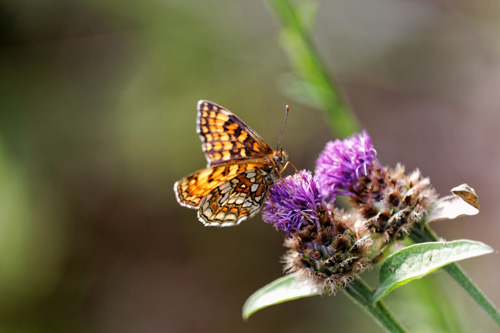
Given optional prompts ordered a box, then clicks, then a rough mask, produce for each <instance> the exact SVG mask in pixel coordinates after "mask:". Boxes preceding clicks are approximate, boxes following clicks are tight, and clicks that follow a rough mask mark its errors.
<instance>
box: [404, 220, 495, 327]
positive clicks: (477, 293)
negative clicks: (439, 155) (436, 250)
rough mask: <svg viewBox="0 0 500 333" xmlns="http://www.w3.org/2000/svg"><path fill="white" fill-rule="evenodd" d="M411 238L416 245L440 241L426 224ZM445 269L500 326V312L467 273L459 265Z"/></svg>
mask: <svg viewBox="0 0 500 333" xmlns="http://www.w3.org/2000/svg"><path fill="white" fill-rule="evenodd" d="M410 238H411V239H412V240H413V241H414V242H415V243H425V242H435V241H438V240H439V238H438V236H437V235H436V234H435V233H434V231H433V230H432V229H431V228H430V227H429V225H428V224H425V225H424V227H423V228H422V229H420V228H413V229H412V232H411V233H410ZM443 269H444V270H445V271H446V272H447V273H448V274H449V275H450V276H451V277H452V278H453V279H455V281H457V282H458V284H459V285H460V286H461V287H462V288H464V289H465V291H466V292H467V293H468V294H469V295H470V296H471V297H472V298H473V299H474V300H475V301H476V303H477V304H479V305H480V306H481V307H482V308H483V310H484V311H486V313H488V314H489V315H490V317H491V318H492V319H493V320H494V321H495V322H496V323H497V325H499V326H500V311H499V310H498V309H497V308H496V307H495V305H494V304H493V302H491V301H490V300H489V299H488V297H486V295H485V294H484V293H483V292H482V291H481V289H479V287H478V286H477V285H476V284H475V283H474V282H472V280H471V279H470V277H468V276H467V274H466V273H465V271H464V270H463V269H462V268H461V267H460V265H458V264H457V263H451V264H448V265H446V266H444V267H443Z"/></svg>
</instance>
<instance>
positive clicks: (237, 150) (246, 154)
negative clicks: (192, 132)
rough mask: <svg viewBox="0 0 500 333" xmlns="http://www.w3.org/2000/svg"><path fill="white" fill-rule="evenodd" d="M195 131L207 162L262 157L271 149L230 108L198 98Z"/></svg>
mask: <svg viewBox="0 0 500 333" xmlns="http://www.w3.org/2000/svg"><path fill="white" fill-rule="evenodd" d="M197 132H198V134H199V135H200V138H201V141H202V145H201V146H202V148H203V151H204V152H205V157H206V158H207V161H208V166H207V167H210V166H212V165H218V164H223V163H226V162H228V161H232V162H234V161H238V160H246V159H254V158H262V157H264V156H267V155H269V154H272V153H273V150H272V148H271V147H269V145H268V144H267V143H266V142H265V141H264V140H263V139H262V138H261V137H260V136H259V135H258V134H257V133H256V132H255V131H254V130H253V129H252V128H250V126H248V125H247V124H245V123H244V122H243V121H242V120H241V119H240V118H238V117H237V116H236V115H235V114H233V113H232V112H231V111H229V110H227V109H225V108H223V107H222V106H220V105H217V104H215V103H213V102H210V101H205V100H201V101H199V102H198V121H197Z"/></svg>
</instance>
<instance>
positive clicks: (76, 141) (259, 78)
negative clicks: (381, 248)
mask: <svg viewBox="0 0 500 333" xmlns="http://www.w3.org/2000/svg"><path fill="white" fill-rule="evenodd" d="M498 22H500V5H499V4H498V3H497V2H494V1H481V2H475V3H471V2H470V1H466V0H460V1H451V0H448V1H447V0H444V1H410V0H381V1H371V2H368V1H366V2H363V1H340V0H337V1H323V2H320V3H319V11H318V15H317V21H316V25H315V36H314V38H315V42H316V44H317V45H318V47H319V49H320V52H321V55H322V57H323V59H324V60H325V62H326V63H327V64H328V66H329V69H330V71H331V73H332V75H334V77H335V79H336V80H337V81H338V83H339V85H340V86H341V87H342V89H343V91H344V94H345V96H347V97H348V99H349V101H350V103H351V104H352V106H353V108H354V110H355V112H356V114H357V115H358V117H359V119H360V120H361V122H362V124H363V127H365V128H366V129H367V130H368V131H369V133H370V134H371V136H372V139H373V141H374V144H375V147H376V149H377V150H378V153H379V158H380V160H381V161H382V163H384V164H389V165H394V164H395V163H397V162H398V161H400V162H402V163H404V164H405V165H406V166H407V169H408V170H413V169H414V168H417V167H418V168H420V169H421V170H422V172H423V173H424V175H426V176H429V177H430V178H431V181H432V182H433V184H434V186H435V187H436V188H437V190H438V192H439V193H440V194H441V195H446V194H448V191H449V189H451V188H452V187H454V186H456V185H459V184H461V183H464V182H466V183H468V184H469V185H471V186H472V187H474V188H475V189H476V191H477V193H478V194H479V197H480V204H481V209H482V210H481V213H480V214H479V215H478V216H476V217H470V218H462V219H459V220H455V221H449V222H443V223H442V224H436V225H435V226H434V228H435V229H436V230H437V231H438V233H439V234H440V235H441V236H442V237H445V238H447V239H459V238H468V239H474V240H480V241H483V242H485V243H487V244H489V245H491V246H493V247H494V248H496V249H498V248H499V245H498V243H499V242H498V239H499V236H500V224H499V222H498V217H497V215H498V214H496V213H495V212H496V210H495V209H496V208H497V207H498V204H495V201H496V200H497V196H498V188H499V186H500V176H499V170H500V154H499V148H498V142H499V140H500V130H499V125H500V113H499V110H500V94H499V93H498V91H499V87H500V46H499V45H500V44H499V42H500V39H499V36H500V25H499V23H498ZM278 31H279V25H278V23H277V21H276V19H275V17H274V15H273V14H272V12H271V10H270V8H269V7H268V6H267V5H266V3H265V1H210V2H208V1H193V2H188V1H182V0H164V1H154V0H146V1H131V0H126V1H117V0H66V1H63V0H47V1H31V0H7V1H2V2H1V3H0V148H1V149H0V331H2V332H256V331H259V332H304V331H306V330H307V331H309V330H311V331H313V330H314V331H317V332H323V331H331V330H337V331H341V330H347V331H355V332H360V331H361V332H362V331H366V332H368V331H369V332H373V331H381V330H380V329H379V328H378V327H377V326H376V325H375V323H374V322H373V321H372V320H371V319H370V318H369V317H368V316H367V315H366V314H365V313H363V312H362V311H361V310H360V309H359V308H358V307H356V306H355V305H353V304H352V302H350V301H349V300H348V299H347V298H346V297H345V296H344V295H343V294H342V293H339V294H338V295H336V296H335V297H314V298H309V299H303V300H299V301H295V302H289V303H285V304H282V305H279V306H275V307H271V308H269V309H266V310H264V311H262V312H259V313H257V314H255V315H254V316H253V317H252V318H250V320H249V322H247V323H243V322H242V320H241V307H242V305H243V303H244V301H245V300H246V298H247V297H248V296H249V295H250V294H251V293H252V292H253V291H255V290H256V289H258V288H260V287H261V286H263V285H264V284H266V283H268V282H270V281H272V280H273V279H275V278H278V277H280V276H281V275H282V273H281V264H280V257H281V255H282V254H283V247H282V246H281V244H282V241H283V235H282V234H281V233H279V232H276V231H275V230H274V229H273V228H272V227H271V226H269V225H265V224H264V223H262V220H261V218H260V216H259V217H256V218H254V219H252V220H250V221H247V222H245V223H243V224H242V225H241V226H239V227H238V228H225V229H217V228H205V227H203V226H202V224H201V223H199V222H198V221H197V219H196V212H195V211H194V210H188V209H186V208H182V207H180V206H179V205H178V204H177V203H176V201H175V197H174V193H173V191H172V186H173V183H174V182H175V181H176V180H177V179H178V178H180V177H183V176H185V175H187V174H188V173H190V172H192V171H195V170H197V169H200V168H203V167H204V166H205V164H206V161H205V158H204V156H203V153H202V151H201V149H200V142H199V139H198V136H197V135H196V133H195V119H196V102H197V101H198V100H199V99H210V100H213V101H215V102H217V103H219V104H222V105H224V106H226V107H227V108H229V109H230V110H232V111H233V112H235V113H236V114H238V115H239V116H240V117H241V118H242V119H243V120H245V121H246V122H247V123H248V124H250V125H251V126H252V127H253V128H254V129H255V130H256V131H258V132H259V133H260V134H261V135H262V136H263V137H264V138H265V139H266V140H267V141H268V142H269V144H270V145H271V146H273V147H274V146H275V144H276V142H277V139H278V135H279V130H280V128H281V123H282V119H283V115H284V106H285V104H290V108H291V113H290V117H289V120H288V125H287V128H286V131H285V135H284V139H283V142H282V144H283V146H284V147H285V148H286V149H287V150H288V151H289V154H290V157H291V160H292V161H293V163H294V164H295V165H296V166H297V167H299V168H307V169H313V167H314V161H315V159H316V157H317V155H318V154H319V152H320V151H321V149H322V148H323V145H324V144H325V143H326V142H327V141H328V140H330V139H333V138H334V136H333V134H332V132H331V131H330V129H329V128H328V126H327V125H326V123H327V122H326V118H325V116H324V114H323V113H321V112H319V111H317V110H314V109H310V108H308V107H307V106H304V105H301V104H299V103H297V102H295V101H293V100H291V99H290V98H287V97H285V96H284V95H283V94H282V93H281V90H280V88H279V87H280V85H281V84H282V82H283V80H284V79H285V80H286V74H287V73H288V72H289V71H290V67H289V64H288V61H287V58H286V55H285V53H284V52H283V51H282V50H281V49H280V47H279V43H278V42H277V34H278ZM462 265H463V267H464V268H465V269H466V271H467V272H468V273H469V275H470V276H471V277H472V278H473V279H474V281H476V282H477V284H478V285H479V286H480V287H481V288H482V289H483V290H484V291H485V292H486V294H487V295H489V296H490V298H491V299H492V300H493V301H494V302H495V303H496V304H497V306H500V288H498V274H499V272H500V267H499V259H498V255H497V254H492V255H488V256H484V257H480V258H476V259H471V260H468V261H465V262H463V263H462ZM367 279H368V280H369V281H371V282H372V284H373V285H375V284H376V282H377V276H376V270H375V271H374V272H372V273H369V274H368V276H367ZM424 280H425V281H427V282H428V283H430V286H429V285H427V286H425V287H424V289H425V290H427V291H429V290H431V292H430V293H436V294H438V295H440V296H439V297H441V298H440V299H441V300H442V303H438V304H434V305H435V307H434V308H432V309H430V308H429V306H428V304H429V303H426V304H427V306H424V305H423V303H422V299H424V300H425V297H426V296H425V295H426V294H425V292H423V291H422V290H423V289H422V287H419V283H420V282H417V283H415V284H412V285H410V286H407V287H405V288H402V289H399V290H397V291H395V292H394V293H393V294H391V295H390V296H389V297H388V299H387V303H388V304H389V306H390V307H391V308H392V309H393V310H394V311H395V312H396V313H397V315H398V316H399V317H400V318H401V319H402V320H403V322H404V323H405V324H406V325H407V326H408V327H409V328H413V331H426V330H427V329H428V330H427V331H432V330H433V327H435V326H433V325H434V324H433V320H435V319H433V318H435V317H436V316H435V313H434V317H433V316H432V315H431V314H432V313H430V312H436V311H437V312H440V311H442V315H441V314H440V315H438V317H439V316H440V318H441V319H442V320H443V321H447V320H448V321H449V320H450V319H449V316H450V313H451V315H452V316H453V315H455V316H456V315H458V317H459V321H458V323H459V324H458V325H457V326H455V328H456V330H454V331H455V332H457V331H463V332H467V331H470V329H472V328H474V329H475V330H476V331H481V332H493V331H495V329H497V327H496V326H495V324H494V323H493V321H492V320H491V319H490V318H489V317H488V316H487V315H485V314H484V312H483V311H482V310H481V309H480V308H479V307H478V306H477V305H476V304H475V303H473V302H471V301H470V299H469V296H468V295H466V294H465V293H464V292H463V291H462V290H461V289H459V288H458V287H457V286H456V283H455V282H454V281H452V280H451V279H450V278H449V277H448V276H447V275H445V274H443V273H437V274H433V276H431V277H428V278H426V279H424ZM419 288H420V289H419ZM429 288H434V289H429ZM432 290H433V291H432ZM446 300H447V301H448V302H446ZM440 313H441V312H440ZM451 321H453V320H451ZM450 325H451V324H450Z"/></svg>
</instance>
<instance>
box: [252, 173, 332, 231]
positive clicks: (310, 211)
mask: <svg viewBox="0 0 500 333" xmlns="http://www.w3.org/2000/svg"><path fill="white" fill-rule="evenodd" d="M316 178H317V177H313V176H312V174H311V172H310V171H305V170H303V171H300V172H299V173H296V174H294V175H293V176H288V177H286V178H285V179H284V180H283V181H281V180H278V181H276V183H275V184H274V185H273V186H271V188H270V189H269V190H268V192H267V194H268V199H266V205H265V207H264V209H263V211H262V218H263V220H264V222H266V223H271V224H273V225H274V227H275V228H276V230H278V229H281V230H283V231H284V232H285V233H286V234H287V236H288V237H291V236H292V234H294V233H296V232H297V231H298V230H299V229H300V228H301V227H302V226H306V225H311V224H315V225H316V226H317V227H318V228H319V220H318V213H319V212H320V211H324V210H326V205H325V204H324V200H323V197H322V196H321V193H320V190H319V186H318V182H317V179H316Z"/></svg>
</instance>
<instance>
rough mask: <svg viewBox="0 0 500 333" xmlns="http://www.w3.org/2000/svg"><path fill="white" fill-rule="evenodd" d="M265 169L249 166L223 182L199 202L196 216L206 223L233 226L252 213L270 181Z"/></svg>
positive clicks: (261, 200)
mask: <svg viewBox="0 0 500 333" xmlns="http://www.w3.org/2000/svg"><path fill="white" fill-rule="evenodd" d="M266 176H267V172H266V171H265V170H264V169H262V168H259V169H249V170H246V171H244V172H243V173H241V174H239V175H237V176H236V177H234V178H232V179H230V180H228V181H226V182H224V183H222V184H221V185H219V186H217V187H216V188H214V189H213V190H212V191H211V192H210V193H208V194H207V195H206V196H205V197H204V198H203V200H202V201H201V203H200V208H199V210H198V219H199V220H200V221H201V222H202V223H203V224H205V225H207V226H218V227H226V226H234V225H237V224H240V223H241V222H242V221H244V220H246V219H247V218H248V217H252V216H253V215H255V214H256V213H257V212H258V211H259V210H260V207H261V206H262V203H263V201H264V197H265V195H266V191H267V188H268V186H269V185H270V183H269V182H268V181H267V180H266Z"/></svg>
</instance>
